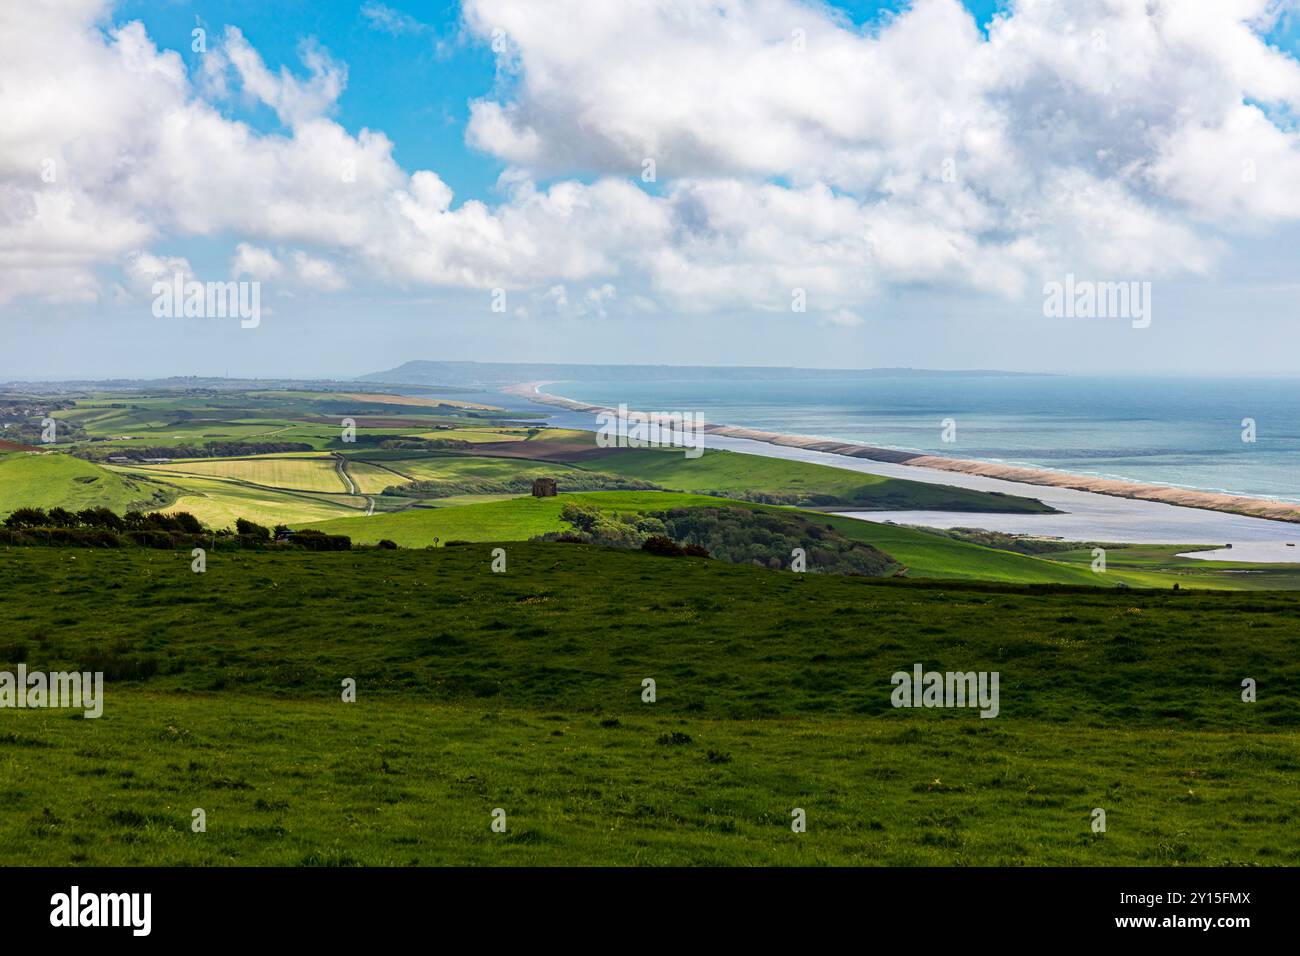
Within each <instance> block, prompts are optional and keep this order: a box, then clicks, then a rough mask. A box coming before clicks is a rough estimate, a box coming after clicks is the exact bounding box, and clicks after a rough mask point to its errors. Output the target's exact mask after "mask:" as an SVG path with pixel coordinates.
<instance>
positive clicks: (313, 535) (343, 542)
mask: <svg viewBox="0 0 1300 956" xmlns="http://www.w3.org/2000/svg"><path fill="white" fill-rule="evenodd" d="M289 543H290V544H291V545H294V546H295V547H299V548H306V549H307V550H308V551H347V550H349V549H350V548H351V547H352V539H351V538H349V537H348V536H347V535H345V534H326V533H325V532H324V531H311V530H308V531H299V532H297V533H296V534H295V535H294V536H293V537H292V538H290V539H289Z"/></svg>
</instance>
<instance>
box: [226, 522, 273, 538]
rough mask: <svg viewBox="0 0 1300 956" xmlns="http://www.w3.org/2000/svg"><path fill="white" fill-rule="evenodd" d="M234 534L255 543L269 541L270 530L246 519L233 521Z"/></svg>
mask: <svg viewBox="0 0 1300 956" xmlns="http://www.w3.org/2000/svg"><path fill="white" fill-rule="evenodd" d="M235 533H236V534H238V535H239V536H240V537H241V538H252V539H254V540H256V541H270V540H271V529H270V528H265V527H263V526H262V525H260V524H257V523H255V522H252V521H249V520H248V519H246V518H237V519H235Z"/></svg>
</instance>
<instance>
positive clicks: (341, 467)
mask: <svg viewBox="0 0 1300 956" xmlns="http://www.w3.org/2000/svg"><path fill="white" fill-rule="evenodd" d="M330 454H331V455H332V456H333V458H334V467H335V468H336V469H337V470H338V473H339V477H340V478H342V479H343V484H344V485H346V486H347V489H348V494H350V495H359V494H361V489H360V488H358V487H357V483H356V482H355V481H353V480H352V476H351V475H349V474H348V460H347V459H346V458H344V457H343V456H342V455H340V454H339V453H338V452H336V451H335V452H330ZM362 497H363V498H365V499H366V517H367V518H369V517H370V516H371V515H373V514H374V513H375V499H374V498H372V497H370V496H369V495H362Z"/></svg>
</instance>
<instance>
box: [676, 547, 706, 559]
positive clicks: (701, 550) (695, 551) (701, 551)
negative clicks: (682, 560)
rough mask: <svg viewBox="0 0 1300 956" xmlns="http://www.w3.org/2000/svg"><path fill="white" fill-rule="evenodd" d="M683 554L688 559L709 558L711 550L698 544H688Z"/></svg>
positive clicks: (683, 549)
mask: <svg viewBox="0 0 1300 956" xmlns="http://www.w3.org/2000/svg"><path fill="white" fill-rule="evenodd" d="M682 554H684V555H686V556H687V557H688V558H707V557H709V549H708V548H706V547H703V546H702V545H698V544H688V545H685V546H684V547H683V548H682Z"/></svg>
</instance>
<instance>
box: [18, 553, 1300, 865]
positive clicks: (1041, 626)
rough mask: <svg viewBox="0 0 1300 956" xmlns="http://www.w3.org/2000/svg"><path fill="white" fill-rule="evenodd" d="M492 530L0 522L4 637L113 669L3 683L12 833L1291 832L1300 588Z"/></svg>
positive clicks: (88, 846)
mask: <svg viewBox="0 0 1300 956" xmlns="http://www.w3.org/2000/svg"><path fill="white" fill-rule="evenodd" d="M502 546H503V547H505V548H506V550H507V555H508V569H507V571H506V572H505V573H503V574H494V573H492V572H491V570H490V562H491V555H490V548H491V545H490V543H485V544H482V545H475V546H462V547H453V548H440V549H438V550H437V551H424V550H420V551H388V552H386V551H358V552H345V553H341V554H311V553H305V552H294V553H278V554H259V553H252V552H240V551H234V552H221V551H219V550H218V551H215V552H213V553H211V554H210V555H209V560H208V571H207V573H206V574H204V575H196V574H193V573H191V571H190V567H189V562H190V557H189V554H188V552H155V551H148V550H143V549H128V550H124V551H116V552H114V551H107V552H106V551H95V550H86V549H43V548H5V549H0V584H2V585H3V589H4V593H5V594H6V600H5V602H3V604H0V634H3V635H4V639H3V641H0V669H8V670H12V668H13V667H14V666H15V665H16V663H17V662H18V661H23V662H25V663H26V665H27V667H28V668H29V669H33V670H34V669H45V670H51V669H71V668H78V669H97V670H103V671H104V672H105V673H106V675H107V680H108V685H107V691H106V700H105V711H104V716H103V717H102V718H101V719H99V720H97V721H96V720H85V719H82V718H81V717H80V716H78V715H75V714H71V713H69V712H67V711H51V710H23V711H19V710H0V721H3V727H0V765H3V768H4V773H3V777H2V778H0V779H2V780H3V783H0V864H4V865H15V864H37V863H39V864H45V865H60V864H69V863H77V864H86V865H113V864H146V863H148V864H191V865H230V864H258V863H260V864H286V865H320V864H327V865H329V864H385V865H406V864H426V865H427V864H447V863H473V864H501V863H520V864H524V863H532V864H551V865H554V864H580V863H599V864H619V863H622V864H741V865H757V864H766V863H784V864H850V863H853V864H887V865H912V864H938V865H998V864H1017V865H1044V864H1080V865H1095V866H1120V865H1253V864H1266V865H1267V864H1273V865H1297V864H1298V863H1300V844H1298V843H1297V842H1296V841H1295V840H1294V839H1293V834H1294V832H1295V827H1296V824H1297V820H1298V819H1300V818H1298V816H1297V809H1296V804H1295V793H1296V782H1297V774H1298V773H1300V707H1298V706H1297V705H1300V655H1297V653H1296V650H1297V643H1296V637H1295V634H1296V625H1297V623H1298V622H1297V619H1298V618H1300V602H1297V600H1296V599H1295V597H1293V596H1290V595H1284V594H1276V593H1251V594H1231V593H1210V592H1202V593H1194V592H1189V591H1182V592H1172V591H1168V590H1164V591H1159V592H1153V591H1140V590H1132V591H1127V592H1116V591H1106V590H1102V589H1060V588H1056V589H1053V588H1046V589H1038V590H1033V589H1025V588H1016V587H1010V586H1001V585H988V584H986V585H970V584H961V583H955V582H948V583H943V584H930V585H927V586H922V585H917V584H908V583H906V582H898V581H889V582H879V581H871V580H867V579H860V578H858V579H855V578H842V577H828V576H817V575H794V574H788V573H781V572H770V571H764V570H759V569H756V568H751V567H742V566H735V565H727V564H723V563H720V562H713V561H707V560H703V559H689V558H682V559H665V558H654V557H651V556H649V555H646V554H644V553H640V552H619V551H608V550H601V549H596V548H591V547H588V546H583V545H569V544H529V543H506V544H504V545H502ZM915 662H921V663H923V664H924V665H925V667H926V668H928V669H937V670H993V671H997V672H999V674H1000V676H1001V692H1000V695H1001V700H1000V713H999V716H998V717H997V718H996V719H993V720H982V719H980V718H979V716H978V715H977V713H976V712H975V711H973V710H965V709H963V710H898V709H894V708H893V707H891V706H890V703H889V700H890V691H891V686H890V682H889V679H890V675H891V674H892V673H893V672H894V671H896V670H900V669H902V670H907V669H910V667H911V665H912V664H913V663H915ZM349 677H350V678H353V679H355V680H356V682H357V702H356V703H343V702H341V700H340V696H339V695H340V684H341V681H343V679H344V678H349ZM647 677H650V678H653V679H654V680H655V681H656V682H657V700H656V701H655V702H654V703H653V704H648V703H643V702H642V699H641V696H640V695H641V692H642V690H641V688H642V680H643V679H644V678H647ZM1243 677H1253V678H1255V679H1257V680H1258V682H1259V702H1258V703H1254V704H1248V703H1243V702H1242V701H1241V699H1240V685H1241V680H1242V678H1243ZM195 807H201V808H203V809H204V810H205V811H206V812H207V823H208V829H207V832H206V833H201V834H199V833H193V832H191V830H190V819H191V815H190V811H191V810H192V809H193V808H195ZM796 807H798V808H802V809H804V810H805V811H806V813H807V819H808V832H807V833H803V834H795V833H792V832H791V829H790V814H791V810H792V809H793V808H796ZM1097 807H1100V808H1103V809H1105V810H1106V813H1107V818H1108V830H1107V832H1106V833H1105V834H1094V833H1092V832H1091V829H1090V822H1091V814H1092V811H1093V809H1094V808H1097ZM496 808H502V809H504V810H505V811H506V814H507V820H508V828H507V832H506V833H504V834H495V833H493V832H492V831H491V830H490V826H489V824H490V821H491V816H490V815H491V813H492V811H493V810H494V809H496Z"/></svg>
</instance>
